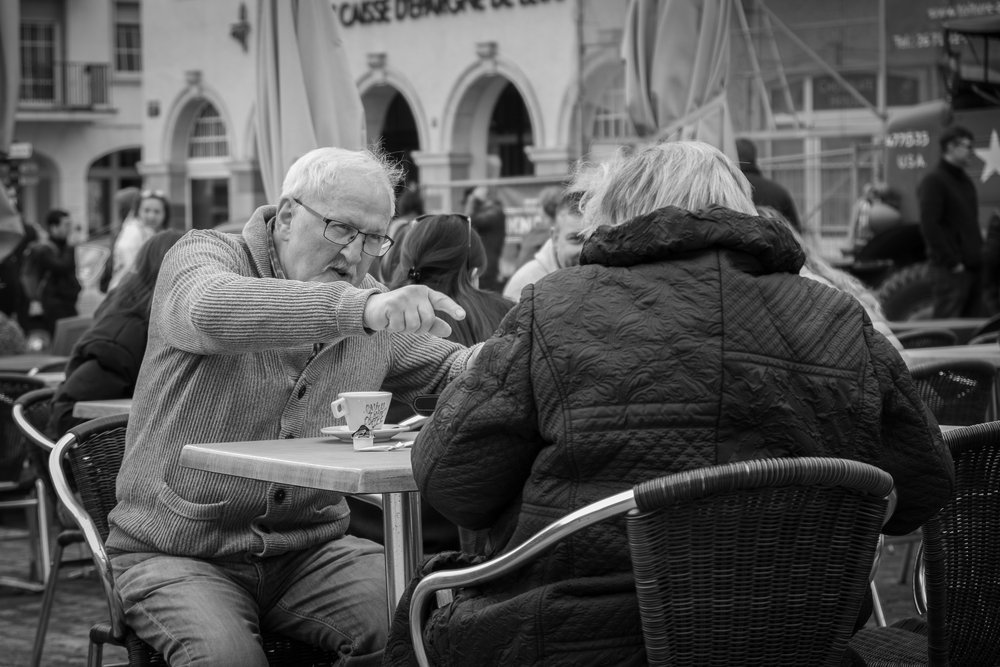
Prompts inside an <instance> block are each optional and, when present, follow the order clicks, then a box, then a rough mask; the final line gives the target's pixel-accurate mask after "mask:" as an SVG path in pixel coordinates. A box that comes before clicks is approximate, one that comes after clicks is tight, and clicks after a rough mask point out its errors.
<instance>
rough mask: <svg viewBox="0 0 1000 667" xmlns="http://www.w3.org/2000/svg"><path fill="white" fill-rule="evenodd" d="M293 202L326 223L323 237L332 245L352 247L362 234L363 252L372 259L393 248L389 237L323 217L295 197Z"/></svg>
mask: <svg viewBox="0 0 1000 667" xmlns="http://www.w3.org/2000/svg"><path fill="white" fill-rule="evenodd" d="M292 201H293V202H295V203H296V204H298V205H299V206H301V207H302V208H304V209H305V210H307V211H309V212H310V213H312V214H313V215H314V216H316V217H317V218H319V219H320V220H322V221H323V222H324V223H326V229H324V230H323V236H324V237H326V240H327V241H329V242H330V243H336V244H337V245H350V244H351V243H353V242H354V239H356V238H358V235H359V234H360V235H361V236H363V237H364V240H363V241H362V242H361V251H362V252H363V253H365V254H366V255H371V256H372V257H381V256H382V255H384V254H385V253H386V252H388V251H389V248H391V247H392V239H391V238H389V237H388V236H385V235H383V234H369V233H367V232H363V231H361V230H360V229H358V228H357V227H355V226H353V225H349V224H347V223H346V222H341V221H340V220H334V219H333V218H326V217H323V215H322V214H321V213H320V212H319V211H316V210H314V209H311V208H309V207H308V206H306V205H305V204H303V203H302V202H301V201H299V200H298V199H296V198H295V197H292Z"/></svg>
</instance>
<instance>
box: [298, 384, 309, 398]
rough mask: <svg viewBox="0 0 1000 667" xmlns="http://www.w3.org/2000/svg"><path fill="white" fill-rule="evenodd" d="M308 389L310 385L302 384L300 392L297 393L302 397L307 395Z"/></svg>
mask: <svg viewBox="0 0 1000 667" xmlns="http://www.w3.org/2000/svg"><path fill="white" fill-rule="evenodd" d="M308 389H309V387H308V386H306V385H302V386H301V387H299V393H298V394H297V396H298V397H299V398H300V399H301V398H302V397H303V396H305V395H306V390H308Z"/></svg>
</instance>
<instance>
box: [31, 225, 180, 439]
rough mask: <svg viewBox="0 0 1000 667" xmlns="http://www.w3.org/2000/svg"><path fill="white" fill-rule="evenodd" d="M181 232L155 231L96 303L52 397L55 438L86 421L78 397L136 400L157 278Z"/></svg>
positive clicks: (51, 422) (51, 421)
mask: <svg viewBox="0 0 1000 667" xmlns="http://www.w3.org/2000/svg"><path fill="white" fill-rule="evenodd" d="M183 235H184V234H183V232H180V231H178V230H166V231H162V232H159V233H157V234H154V235H153V237H152V238H150V239H149V240H148V241H146V243H144V244H143V246H142V248H141V249H140V250H139V255H138V256H137V257H136V260H135V265H134V266H133V268H132V270H131V271H130V272H129V273H128V274H127V275H126V276H125V278H124V279H123V280H122V281H121V282H120V283H119V284H118V286H117V287H116V288H114V289H113V290H111V293H110V294H108V297H107V298H106V299H105V300H104V301H103V302H102V303H101V305H100V306H98V308H97V310H96V311H95V313H94V322H93V324H91V326H90V328H89V329H88V330H87V331H86V332H85V333H84V334H83V335H82V336H81V337H80V340H79V341H77V343H76V345H75V346H74V347H73V352H72V354H71V355H70V359H69V362H68V363H67V364H66V379H65V380H64V381H63V383H62V384H61V385H59V388H58V389H57V390H56V393H55V395H54V396H53V398H52V410H51V413H50V418H49V424H48V432H49V436H50V437H52V438H53V439H56V438H59V437H60V436H61V435H62V434H63V433H65V432H66V431H68V430H69V429H70V428H72V427H73V426H76V425H77V424H79V423H82V422H83V421H86V420H83V419H78V418H75V417H73V406H74V405H75V404H76V402H77V401H96V400H101V399H111V398H132V392H133V391H134V390H135V382H136V378H138V376H139V367H140V366H141V365H142V357H143V355H144V354H145V352H146V338H147V330H148V328H149V310H150V305H151V303H152V300H153V289H154V288H155V287H156V277H157V275H158V274H159V272H160V265H161V264H162V263H163V257H164V255H166V254H167V251H168V250H170V248H172V247H173V245H174V244H175V243H176V242H177V241H178V240H179V239H180V238H181V236H183Z"/></svg>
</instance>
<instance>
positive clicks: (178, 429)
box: [107, 148, 474, 667]
mask: <svg viewBox="0 0 1000 667" xmlns="http://www.w3.org/2000/svg"><path fill="white" fill-rule="evenodd" d="M397 179H398V168H397V167H395V166H393V165H391V164H389V163H388V162H387V160H386V158H385V156H384V155H382V154H381V153H373V152H369V151H348V150H344V149H340V148H319V149H316V150H313V151H310V152H309V153H306V154H305V155H303V156H302V157H301V158H299V159H298V160H297V161H296V162H295V163H294V164H293V165H292V166H291V167H290V169H289V170H288V172H287V174H286V176H285V180H284V183H283V185H282V188H281V194H280V198H279V200H278V202H277V205H272V206H263V207H261V208H259V209H257V210H256V211H255V212H254V214H253V216H252V217H251V218H250V220H249V222H248V223H247V224H246V226H245V227H244V229H243V232H242V235H241V236H237V235H234V234H224V233H220V232H217V231H213V230H192V231H189V232H188V233H187V234H186V235H185V236H184V237H183V238H182V239H181V240H180V241H178V242H177V244H176V245H175V246H174V247H173V248H172V249H171V250H170V252H168V253H167V255H166V257H165V258H164V261H163V266H162V268H161V270H160V274H159V278H158V280H157V284H156V288H155V292H154V295H153V303H152V310H151V314H150V322H149V338H148V343H147V347H146V354H145V357H144V359H143V363H142V367H141V369H140V371H139V377H138V380H137V383H136V389H135V392H134V397H133V406H132V412H131V416H130V419H129V425H128V436H127V441H126V451H125V458H124V461H123V463H122V467H121V471H120V473H119V475H118V487H117V495H118V505H117V506H116V507H115V509H114V511H113V512H111V514H110V516H109V523H110V526H111V531H110V535H109V537H108V541H107V546H108V549H109V551H110V552H111V553H112V565H113V569H114V574H115V578H116V584H117V588H118V590H119V592H120V594H121V597H122V601H123V603H124V608H125V613H126V618H127V620H128V623H129V625H130V626H131V627H132V628H133V629H134V630H135V631H136V633H137V634H138V636H139V637H141V638H142V639H143V640H144V641H146V642H147V643H149V644H150V645H152V646H153V647H154V648H155V649H156V650H158V651H160V652H161V653H163V654H164V655H165V656H166V658H167V660H168V662H169V663H170V664H171V665H187V664H204V665H240V666H241V667H250V666H261V667H263V666H264V665H267V659H266V657H265V655H264V651H263V649H262V647H261V645H260V637H259V633H260V632H274V633H279V634H282V635H285V636H288V637H291V638H294V639H299V640H302V641H304V642H307V643H309V644H313V645H316V646H319V647H321V648H323V649H326V650H329V651H338V652H339V653H340V654H341V655H342V656H343V659H344V660H343V663H344V664H347V665H370V664H378V663H379V661H380V659H381V655H380V653H381V650H382V649H383V647H384V643H385V639H386V619H387V609H386V587H385V570H384V558H383V550H382V547H381V546H379V545H377V544H375V543H374V542H371V541H368V540H365V539H361V538H358V537H354V536H350V535H345V529H346V528H347V526H348V523H349V522H350V512H349V510H348V507H347V504H346V502H345V501H344V498H343V496H342V495H340V494H337V493H333V492H328V491H321V490H314V489H307V488H303V487H297V486H291V485H287V484H278V483H267V482H261V481H255V480H249V479H242V478H238V477H232V476H227V475H217V474H213V473H207V472H203V471H198V470H194V469H191V468H185V467H182V466H181V465H180V464H179V463H178V459H179V457H180V452H181V449H182V447H183V446H184V445H185V444H187V443H194V442H221V441H233V440H261V439H278V438H297V437H309V436H318V435H319V434H320V429H321V428H322V427H324V426H328V425H329V424H330V422H331V420H332V416H331V414H330V402H331V401H332V400H333V399H335V398H336V397H337V394H338V393H339V392H343V391H371V390H379V389H382V388H383V387H384V388H385V389H387V390H389V391H393V392H395V393H397V394H398V395H400V396H402V397H404V398H406V397H412V396H415V395H417V394H423V393H438V392H440V391H441V390H442V389H443V387H444V385H445V384H446V383H447V382H448V381H449V380H450V379H452V378H454V377H456V376H457V375H458V374H459V373H460V372H462V371H463V370H464V369H465V368H466V366H467V363H468V362H469V360H470V358H472V357H473V355H474V350H470V349H468V348H465V347H464V346H461V345H459V344H457V343H454V342H451V341H448V340H445V339H444V337H446V336H448V335H449V334H450V333H451V328H450V327H449V326H448V324H447V323H445V322H444V321H443V320H442V319H441V318H440V317H438V315H437V313H441V314H443V315H447V316H449V317H451V318H453V319H455V320H461V319H462V317H463V315H464V314H463V311H462V309H461V307H459V306H458V304H456V303H455V302H454V301H453V300H452V299H450V298H449V297H447V296H446V295H444V294H441V293H440V292H436V291H434V290H432V289H429V288H428V287H425V286H423V285H409V286H406V287H401V288H400V289H397V290H391V291H385V288H384V287H383V286H382V285H381V284H379V283H377V282H376V281H375V280H374V279H373V278H372V277H371V276H370V275H368V269H369V267H370V265H371V263H372V261H373V260H374V258H376V257H378V256H381V255H383V254H384V253H385V251H386V250H387V249H388V248H389V246H390V245H392V240H391V239H390V238H388V237H387V236H386V235H385V233H386V228H387V226H388V224H389V220H390V219H391V218H392V214H393V207H394V206H393V204H394V202H393V187H394V185H395V181H396V180H397ZM338 664H340V663H338Z"/></svg>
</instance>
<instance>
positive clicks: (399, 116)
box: [361, 85, 420, 187]
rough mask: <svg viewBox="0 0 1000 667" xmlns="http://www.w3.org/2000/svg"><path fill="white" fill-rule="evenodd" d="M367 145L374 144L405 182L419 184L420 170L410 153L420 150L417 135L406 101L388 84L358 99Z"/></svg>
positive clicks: (414, 117) (414, 119) (415, 120)
mask: <svg viewBox="0 0 1000 667" xmlns="http://www.w3.org/2000/svg"><path fill="white" fill-rule="evenodd" d="M361 101H362V104H363V105H364V108H365V126H366V128H367V132H368V141H369V143H375V142H378V143H380V144H381V146H382V148H383V150H385V152H386V153H388V154H389V156H391V157H392V158H393V159H394V160H398V161H399V162H400V164H401V165H402V167H403V169H404V170H405V175H404V178H403V181H404V183H401V184H400V187H404V185H405V183H410V182H413V183H419V182H420V169H419V167H418V166H417V165H416V163H415V162H414V160H413V154H414V153H415V152H416V151H419V150H420V132H419V131H418V128H417V119H416V116H415V114H414V113H413V109H412V108H411V106H410V103H409V101H408V100H407V99H406V97H405V96H404V95H403V93H402V92H401V91H399V90H398V89H397V88H395V87H394V86H392V85H382V86H374V87H372V88H369V89H368V90H367V91H365V93H364V95H362V98H361Z"/></svg>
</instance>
